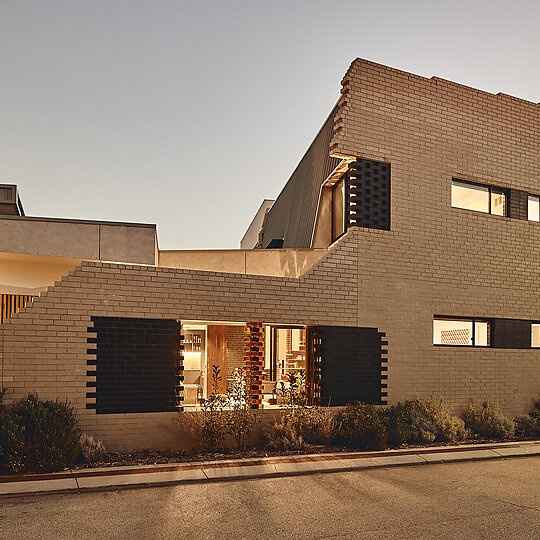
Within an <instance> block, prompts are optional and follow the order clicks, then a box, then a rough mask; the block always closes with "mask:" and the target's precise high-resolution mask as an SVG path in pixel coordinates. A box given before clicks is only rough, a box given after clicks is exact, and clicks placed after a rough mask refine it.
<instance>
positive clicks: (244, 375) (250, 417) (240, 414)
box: [225, 368, 259, 450]
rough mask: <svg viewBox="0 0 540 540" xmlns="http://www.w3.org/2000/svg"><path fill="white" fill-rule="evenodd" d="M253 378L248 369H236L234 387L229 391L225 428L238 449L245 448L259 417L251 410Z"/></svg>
mask: <svg viewBox="0 0 540 540" xmlns="http://www.w3.org/2000/svg"><path fill="white" fill-rule="evenodd" d="M252 382H253V378H252V377H251V376H250V374H249V372H248V370H246V369H245V368H240V369H238V370H236V371H235V375H234V381H233V385H232V389H231V390H230V391H229V392H228V393H227V404H228V406H229V407H230V409H229V410H228V411H226V413H225V430H226V431H227V433H229V434H230V435H232V436H233V438H234V441H235V442H236V447H237V448H238V450H243V449H244V448H245V446H246V444H247V442H248V441H249V438H250V436H251V434H252V433H253V429H254V427H255V422H257V421H258V420H259V417H258V416H257V415H256V414H255V413H254V412H253V411H252V410H251V385H252Z"/></svg>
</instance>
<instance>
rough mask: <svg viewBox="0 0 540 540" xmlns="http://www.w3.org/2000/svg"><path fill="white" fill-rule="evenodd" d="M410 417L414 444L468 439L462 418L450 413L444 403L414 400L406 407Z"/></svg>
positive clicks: (411, 440)
mask: <svg viewBox="0 0 540 540" xmlns="http://www.w3.org/2000/svg"><path fill="white" fill-rule="evenodd" d="M404 407H405V408H406V410H407V411H408V415H409V418H408V420H409V422H410V436H409V440H410V442H413V443H434V442H441V443H455V442H457V441H461V440H464V439H466V438H467V437H468V432H467V430H466V429H465V424H464V422H463V420H461V418H458V417H456V416H452V415H450V414H449V413H448V411H447V410H446V408H445V407H444V404H443V402H442V401H439V402H436V401H422V400H420V399H414V400H412V401H407V402H406V403H405V405H404Z"/></svg>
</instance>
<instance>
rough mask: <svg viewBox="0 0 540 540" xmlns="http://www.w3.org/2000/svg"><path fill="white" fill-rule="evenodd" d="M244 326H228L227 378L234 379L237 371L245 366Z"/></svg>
mask: <svg viewBox="0 0 540 540" xmlns="http://www.w3.org/2000/svg"><path fill="white" fill-rule="evenodd" d="M245 334H246V332H245V329H244V328H243V327H242V326H227V378H228V379H232V378H233V375H234V370H235V369H240V368H243V367H244V366H245V362H244V337H245Z"/></svg>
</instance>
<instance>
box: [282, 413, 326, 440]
mask: <svg viewBox="0 0 540 540" xmlns="http://www.w3.org/2000/svg"><path fill="white" fill-rule="evenodd" d="M333 417H334V414H333V413H332V412H331V411H330V410H328V409H321V408H320V407H298V408H296V409H289V410H285V411H283V413H282V422H283V423H287V424H289V425H290V426H292V427H293V428H294V429H295V430H296V432H297V433H298V435H300V436H301V437H302V439H303V440H304V441H305V442H307V443H309V444H328V443H329V442H330V439H331V438H332V430H333Z"/></svg>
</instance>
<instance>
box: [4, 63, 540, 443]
mask: <svg viewBox="0 0 540 540" xmlns="http://www.w3.org/2000/svg"><path fill="white" fill-rule="evenodd" d="M539 126H540V122H539V105H538V104H536V103H532V102H528V101H524V100H521V99H517V98H514V97H511V96H508V95H504V94H497V95H494V94H490V93H487V92H483V91H480V90H476V89H473V88H469V87H466V86H463V85H460V84H456V83H453V82H450V81H446V80H443V79H439V78H437V77H433V78H431V79H427V78H424V77H420V76H416V75H413V74H410V73H406V72H403V71H399V70H396V69H392V68H389V67H386V66H382V65H379V64H374V63H372V62H368V61H365V60H361V59H357V60H355V61H354V62H353V63H352V64H351V66H350V68H349V70H348V72H347V73H346V75H345V77H344V79H343V81H342V89H341V97H340V99H339V100H338V102H337V104H336V106H335V107H334V109H333V110H332V111H331V113H330V115H329V117H328V118H327V120H326V121H325V123H324V124H323V126H322V128H321V130H320V131H319V133H318V134H317V136H316V137H315V139H314V141H313V143H312V144H311V146H310V147H309V148H308V150H307V152H306V154H305V155H304V157H303V158H302V159H301V161H300V163H299V164H298V166H297V168H296V169H295V171H294V172H293V174H292V176H291V178H290V179H289V181H288V182H287V184H286V185H285V187H284V188H283V190H282V192H281V193H280V195H279V196H278V197H277V199H276V200H275V201H265V203H263V206H261V208H260V209H259V211H258V212H257V215H256V219H255V220H254V222H253V224H252V226H251V227H250V229H248V233H249V234H248V233H246V236H245V237H244V239H243V246H242V247H250V248H253V249H240V250H220V251H163V250H159V249H158V245H157V238H156V228H155V226H154V225H145V224H132V223H131V224H128V223H115V222H92V221H78V220H58V219H50V218H49V219H47V218H28V217H26V216H24V211H23V209H22V205H21V204H20V200H19V198H18V195H17V190H16V187H15V186H8V185H5V186H3V187H2V188H0V196H2V197H3V199H2V198H0V213H2V214H3V215H2V216H0V288H1V290H0V292H1V293H2V314H1V319H0V323H1V324H0V366H1V367H0V369H1V371H0V377H1V379H0V385H1V386H2V387H7V388H8V390H9V391H8V394H7V399H8V402H9V401H13V400H17V399H19V398H22V397H24V396H25V395H26V394H28V392H35V393H37V394H38V395H39V396H40V397H42V398H51V399H55V398H57V397H58V398H60V399H68V400H70V401H71V402H72V404H73V405H74V407H75V409H76V412H77V415H78V418H79V421H80V423H81V425H82V427H83V428H84V429H85V430H87V431H89V432H91V433H94V434H95V435H97V436H98V437H100V438H102V439H103V440H104V441H105V443H106V444H107V445H108V446H109V447H111V448H121V447H127V448H129V447H150V446H152V447H172V446H174V445H175V444H177V438H176V437H177V436H176V433H175V429H174V425H173V420H174V418H175V415H176V414H177V411H178V410H180V409H182V408H184V409H188V408H193V409H196V408H197V406H198V404H199V403H200V401H201V400H202V399H204V397H205V396H207V395H208V393H209V392H211V391H212V388H211V376H210V374H211V369H212V366H219V368H220V370H221V373H222V374H223V376H222V380H221V381H219V391H225V390H226V386H227V384H228V383H229V382H230V380H231V379H232V378H233V377H234V373H235V370H237V369H238V368H240V367H242V366H245V365H246V364H247V365H249V366H250V368H251V370H252V373H253V374H254V376H255V382H254V383H253V388H252V406H253V407H256V408H262V407H264V408H271V407H273V406H275V385H276V382H279V381H287V380H288V378H289V377H290V376H291V375H299V374H305V377H306V387H307V391H308V395H309V398H310V400H311V402H312V403H320V404H323V405H342V404H344V403H348V402H351V401H354V400H362V401H366V402H370V403H376V404H385V403H396V402H397V401H399V400H404V399H408V398H413V397H421V398H431V397H435V398H443V399H444V400H445V402H446V404H447V405H448V406H449V407H450V408H451V409H453V410H454V411H455V412H457V411H459V409H460V407H462V406H463V405H464V404H466V403H467V401H468V400H469V399H471V398H475V399H488V398H489V399H494V400H497V401H498V402H499V403H500V404H501V406H502V407H503V409H504V410H505V411H506V412H507V413H508V414H511V415H514V414H519V413H522V412H524V411H526V410H527V409H528V407H529V406H530V403H531V398H533V397H536V396H538V394H539V392H540V350H538V349H537V348H538V347H540V300H539V299H540V280H539V270H540V267H539V261H540V258H539V254H538V244H539V238H540V234H539V233H540V198H539V196H540V152H539V148H540V137H539V135H540V130H539ZM2 193H3V195H2ZM246 243H250V245H249V246H246ZM182 336H183V337H182Z"/></svg>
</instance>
